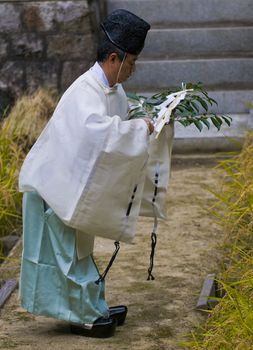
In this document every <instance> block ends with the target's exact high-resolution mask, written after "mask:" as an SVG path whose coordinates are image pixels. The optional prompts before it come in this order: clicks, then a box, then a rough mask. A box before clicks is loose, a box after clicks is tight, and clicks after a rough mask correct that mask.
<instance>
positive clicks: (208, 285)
mask: <svg viewBox="0 0 253 350" xmlns="http://www.w3.org/2000/svg"><path fill="white" fill-rule="evenodd" d="M216 289H217V288H216V281H215V274H209V275H207V276H206V278H205V280H204V283H203V286H202V290H201V293H200V296H199V300H198V302H197V306H196V309H197V310H203V311H204V310H208V309H212V308H213V307H214V306H215V305H217V304H218V301H217V299H215V298H216V297H217V295H216Z"/></svg>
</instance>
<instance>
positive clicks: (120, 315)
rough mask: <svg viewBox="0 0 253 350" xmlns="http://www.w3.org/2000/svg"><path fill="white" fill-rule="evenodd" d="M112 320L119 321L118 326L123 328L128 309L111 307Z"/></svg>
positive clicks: (121, 306)
mask: <svg viewBox="0 0 253 350" xmlns="http://www.w3.org/2000/svg"><path fill="white" fill-rule="evenodd" d="M109 312H110V316H109V317H110V318H112V319H115V320H116V321H117V325H118V326H122V325H123V324H124V322H125V319H126V315H127V307H126V306H124V305H118V306H111V307H109Z"/></svg>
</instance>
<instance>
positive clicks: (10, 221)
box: [0, 89, 57, 237]
mask: <svg viewBox="0 0 253 350" xmlns="http://www.w3.org/2000/svg"><path fill="white" fill-rule="evenodd" d="M56 102H57V99H56V95H55V93H53V92H51V91H49V90H45V89H39V90H38V91H36V92H35V93H34V94H33V95H30V96H28V95H27V96H22V97H21V98H20V99H18V100H17V102H16V104H15V105H14V107H13V108H12V109H11V111H10V113H9V115H8V116H7V117H6V118H5V119H4V120H3V122H2V123H1V124H0V154H1V158H0V237H3V236H5V235H9V234H11V233H13V232H14V231H15V232H17V231H19V232H20V231H21V207H22V204H21V200H22V194H21V193H19V192H18V175H19V170H20V167H21V165H22V162H23V159H24V157H25V154H26V153H27V151H28V150H29V149H30V147H31V146H32V145H33V143H34V142H35V140H36V139H37V137H38V136H39V134H40V133H41V131H42V129H43V128H44V126H45V124H46V123H47V121H48V120H49V118H50V117H51V115H52V113H53V110H54V108H55V105H56Z"/></svg>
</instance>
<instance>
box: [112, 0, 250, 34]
mask: <svg viewBox="0 0 253 350" xmlns="http://www.w3.org/2000/svg"><path fill="white" fill-rule="evenodd" d="M117 8H123V9H126V10H129V11H132V12H134V13H136V14H137V15H139V16H141V17H142V18H144V19H145V20H147V21H148V22H150V23H151V24H153V25H156V26H157V25H158V26H164V25H169V26H170V27H172V26H179V25H190V26H192V25H196V24H203V25H204V26H206V25H208V24H209V25H212V24H215V23H220V22H223V23H232V24H235V23H241V22H246V23H251V24H252V23H253V6H252V0H205V1H199V0H187V1H185V0H159V5H158V1H153V0H107V9H108V12H111V11H112V10H114V9H117Z"/></svg>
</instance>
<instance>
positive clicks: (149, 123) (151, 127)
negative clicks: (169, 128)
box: [143, 118, 154, 135]
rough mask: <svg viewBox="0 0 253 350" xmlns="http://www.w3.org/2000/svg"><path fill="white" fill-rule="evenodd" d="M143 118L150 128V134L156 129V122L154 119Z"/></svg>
mask: <svg viewBox="0 0 253 350" xmlns="http://www.w3.org/2000/svg"><path fill="white" fill-rule="evenodd" d="M143 120H144V121H145V122H146V124H147V127H148V130H149V134H150V135H151V134H152V132H153V131H154V124H153V122H152V120H151V119H149V118H143Z"/></svg>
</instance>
